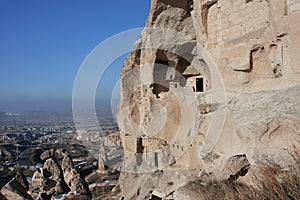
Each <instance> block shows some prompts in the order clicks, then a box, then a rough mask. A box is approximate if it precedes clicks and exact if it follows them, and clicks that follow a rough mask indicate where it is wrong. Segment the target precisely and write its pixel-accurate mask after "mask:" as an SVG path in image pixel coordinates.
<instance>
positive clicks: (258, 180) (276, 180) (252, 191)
mask: <svg viewBox="0 0 300 200" xmlns="http://www.w3.org/2000/svg"><path fill="white" fill-rule="evenodd" d="M297 160H298V163H297V164H295V165H294V166H293V167H290V168H285V169H282V168H280V167H279V166H278V165H276V164H273V163H268V164H263V165H261V166H260V167H259V171H260V172H261V173H257V174H260V175H257V174H256V175H253V176H251V179H252V181H253V183H254V184H253V185H254V186H249V185H245V184H242V183H239V182H234V181H224V182H212V183H209V184H207V185H205V186H203V185H201V184H199V182H194V183H191V184H190V185H189V186H188V187H189V189H190V190H191V191H194V192H195V191H197V193H198V194H199V196H200V197H199V199H203V200H224V199H228V200H229V199H230V200H239V199H241V200H269V199H270V200H277V199H278V200H279V199H280V200H283V199H291V200H300V157H299V159H297Z"/></svg>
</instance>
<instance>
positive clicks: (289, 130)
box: [118, 0, 300, 199]
mask: <svg viewBox="0 0 300 200" xmlns="http://www.w3.org/2000/svg"><path fill="white" fill-rule="evenodd" d="M146 26H147V27H146V28H145V29H144V31H143V32H142V34H141V38H140V39H139V40H138V41H137V42H136V44H135V46H134V49H133V51H132V52H131V54H130V55H129V56H128V58H127V59H126V61H125V63H124V66H123V68H122V71H121V102H120V105H119V110H118V124H119V127H120V129H121V138H122V144H123V147H124V150H125V159H124V163H123V166H122V171H123V173H122V174H121V177H120V187H121V190H122V193H123V196H124V197H125V199H145V198H150V196H151V194H152V195H153V196H156V197H160V198H169V197H170V196H172V194H174V195H173V196H172V198H175V199H182V198H183V196H184V199H193V198H192V197H186V196H185V195H186V194H185V193H184V192H182V191H183V189H181V190H178V189H179V188H180V187H182V184H183V185H184V184H187V183H188V182H190V181H192V180H191V179H190V178H188V177H190V176H191V175H192V177H193V178H197V179H199V180H202V181H204V182H205V181H211V180H213V179H214V180H225V179H226V180H229V179H234V180H236V179H238V178H239V176H245V175H246V176H247V171H248V170H251V169H252V168H253V170H254V169H255V167H254V166H255V165H259V163H262V162H272V163H276V164H277V165H279V166H281V167H282V168H284V167H287V166H290V165H293V163H294V161H295V160H294V158H295V156H294V154H295V152H299V145H300V137H299V134H300V82H299V74H300V58H299V56H298V54H299V53H300V49H299V45H300V37H299V32H300V30H299V27H300V1H299V0H271V1H270V0H227V1H222V0H152V2H151V11H150V15H149V18H148V21H147V25H146ZM195 170H196V172H197V173H195ZM182 171H184V173H180V172H182ZM146 172H149V173H146ZM136 173H138V174H136ZM158 173H159V174H158ZM128 179H129V180H131V181H128ZM170 180H172V181H170ZM129 182H132V183H135V184H136V185H135V186H130V185H129ZM137 183H139V184H137ZM162 186H163V188H164V189H161V188H162ZM174 191H175V192H174ZM176 195H177V197H178V198H176ZM193 195H194V194H193ZM170 198H171V197H170Z"/></svg>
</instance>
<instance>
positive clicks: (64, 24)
mask: <svg viewBox="0 0 300 200" xmlns="http://www.w3.org/2000/svg"><path fill="white" fill-rule="evenodd" d="M149 9H150V0H126V1H125V0H109V1H105V0H0V94H1V96H0V97H1V98H0V110H1V103H3V102H18V101H41V100H66V99H70V98H71V95H72V89H73V83H74V79H75V77H76V73H77V70H78V69H79V67H80V64H81V63H82V61H83V60H84V59H85V57H86V56H87V55H88V53H89V52H90V51H91V50H92V49H93V48H94V47H96V46H97V45H98V44H99V43H100V42H102V41H104V40H105V39H107V38H109V37H110V36H112V35H114V34H117V33H119V32H122V31H126V30H128V29H132V28H140V27H144V26H145V22H146V19H147V17H148V13H149ZM124 58H125V57H124V56H123V57H122V58H120V59H118V60H117V61H116V62H114V64H113V65H112V66H111V67H110V68H109V70H108V71H107V73H105V76H104V77H103V80H101V82H100V84H101V85H104V86H105V87H103V88H105V89H103V90H101V86H100V87H99V89H100V90H101V92H100V91H98V93H97V98H109V96H110V93H109V92H110V90H111V89H112V87H113V86H114V84H115V83H116V81H117V80H118V78H119V71H120V67H121V65H122V62H123V60H124ZM110 88H111V89H110Z"/></svg>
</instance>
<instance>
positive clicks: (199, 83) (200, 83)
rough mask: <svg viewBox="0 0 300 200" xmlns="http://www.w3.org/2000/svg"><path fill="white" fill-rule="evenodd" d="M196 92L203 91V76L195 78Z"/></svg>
mask: <svg viewBox="0 0 300 200" xmlns="http://www.w3.org/2000/svg"><path fill="white" fill-rule="evenodd" d="M196 92H204V80H203V78H196Z"/></svg>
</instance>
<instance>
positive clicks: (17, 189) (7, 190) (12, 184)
mask: <svg viewBox="0 0 300 200" xmlns="http://www.w3.org/2000/svg"><path fill="white" fill-rule="evenodd" d="M1 193H2V195H3V196H4V197H5V198H6V199H8V200H10V199H14V200H33V198H32V197H31V196H30V195H29V194H28V193H27V192H26V189H25V188H24V187H23V186H22V185H21V184H20V183H19V182H18V181H17V180H16V179H12V180H11V181H9V182H8V183H7V184H6V185H5V186H4V187H2V189H1Z"/></svg>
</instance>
